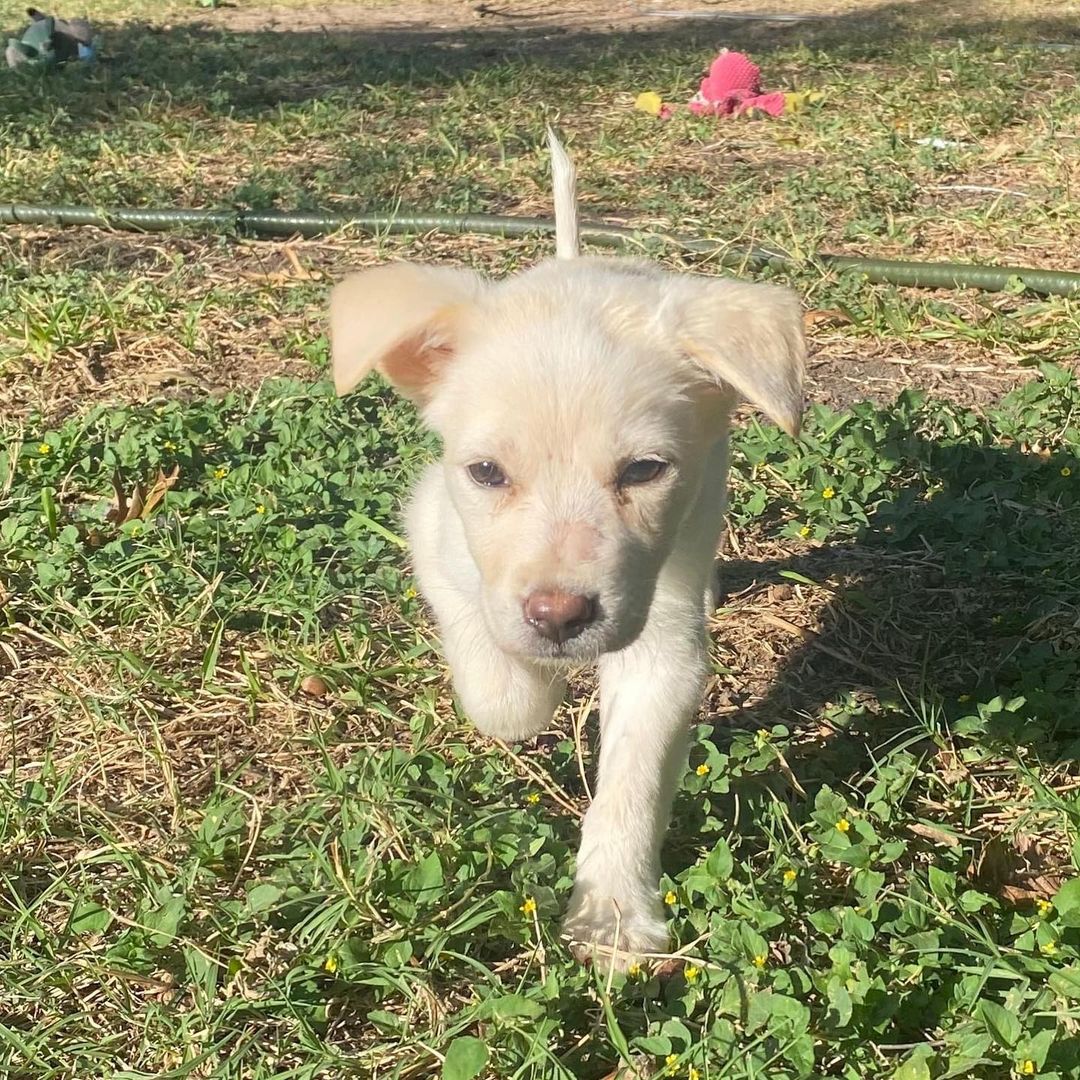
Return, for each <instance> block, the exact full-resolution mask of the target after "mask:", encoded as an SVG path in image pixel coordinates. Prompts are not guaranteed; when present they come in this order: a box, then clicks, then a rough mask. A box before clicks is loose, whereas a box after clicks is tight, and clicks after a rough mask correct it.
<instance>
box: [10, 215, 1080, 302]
mask: <svg viewBox="0 0 1080 1080" xmlns="http://www.w3.org/2000/svg"><path fill="white" fill-rule="evenodd" d="M0 224H5V225H56V226H59V225H94V226H97V227H98V228H104V229H124V230H128V231H133V232H159V231H161V230H164V229H193V230H196V231H200V232H213V233H235V234H240V235H246V236H295V235H300V236H309V237H310V236H318V235H321V234H324V233H331V232H336V231H337V230H338V229H342V228H346V227H350V228H354V229H359V230H361V231H363V232H367V233H374V234H379V233H425V232H431V233H444V234H452V235H465V234H470V235H486V236H528V235H534V234H538V233H539V234H548V233H554V231H555V224H554V222H552V221H549V220H546V219H544V218H524V217H507V216H500V215H496V214H461V215H455V214H413V213H376V214H331V213H326V212H325V211H314V210H313V211H304V210H138V209H129V208H124V207H117V208H113V209H105V210H93V209H90V208H89V207H83V206H25V205H20V204H16V203H10V204H6V205H0ZM581 236H582V239H584V240H586V241H589V242H591V243H593V244H597V245H599V246H601V247H612V248H619V249H623V250H625V249H630V248H638V249H640V248H643V247H647V246H649V245H650V244H659V245H660V246H663V247H670V248H675V249H678V250H681V251H686V252H691V253H693V254H697V255H708V256H710V257H712V258H714V259H716V260H717V261H718V262H719V263H720V264H721V265H723V266H727V267H732V268H741V269H745V270H747V271H750V272H756V271H760V270H764V269H767V268H768V269H773V270H790V269H792V268H793V267H794V266H795V265H796V262H797V260H796V259H794V258H793V257H792V256H790V255H787V254H785V253H783V252H780V251H773V250H770V249H769V248H766V247H761V246H758V247H752V248H736V247H732V246H731V245H728V244H725V243H722V242H720V241H717V240H704V239H696V238H693V237H686V236H677V235H673V234H671V233H643V232H637V231H635V230H633V229H627V228H622V227H621V226H618V225H604V224H595V223H594V224H590V223H583V224H582V227H581ZM813 261H814V262H816V263H817V264H818V265H820V266H822V267H824V268H825V269H829V270H840V271H850V272H853V273H859V274H862V275H863V276H864V277H865V278H866V280H867V281H873V282H882V283H885V284H891V285H909V286H914V287H918V288H928V289H962V288H969V289H980V290H982V291H983V292H1000V291H1001V290H1003V289H1007V288H1010V287H1012V286H1013V285H1014V284H1015V283H1017V282H1019V283H1021V284H1022V285H1023V287H1024V288H1025V289H1027V290H1028V291H1030V292H1033V293H1039V294H1041V295H1044V296H1071V295H1073V294H1076V293H1080V273H1078V272H1074V271H1069V270H1038V269H1034V268H1032V267H1025V266H977V265H973V264H970V263H919V262H905V261H900V260H896V259H866V258H858V257H855V256H850V255H829V254H826V253H823V252H819V253H818V254H816V255H815V256H813Z"/></svg>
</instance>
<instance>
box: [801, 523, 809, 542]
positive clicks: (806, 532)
mask: <svg viewBox="0 0 1080 1080" xmlns="http://www.w3.org/2000/svg"><path fill="white" fill-rule="evenodd" d="M799 535H800V536H801V537H802V538H803V539H804V540H805V539H806V538H807V537H808V536H809V535H810V526H809V525H804V526H803V527H802V528H801V529H800V530H799Z"/></svg>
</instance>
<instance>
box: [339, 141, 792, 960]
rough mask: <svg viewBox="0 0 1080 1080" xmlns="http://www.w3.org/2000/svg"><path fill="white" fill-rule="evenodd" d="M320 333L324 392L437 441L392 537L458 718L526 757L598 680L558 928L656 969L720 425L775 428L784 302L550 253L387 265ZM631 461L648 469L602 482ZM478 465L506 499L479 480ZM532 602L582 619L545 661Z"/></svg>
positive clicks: (697, 649)
mask: <svg viewBox="0 0 1080 1080" xmlns="http://www.w3.org/2000/svg"><path fill="white" fill-rule="evenodd" d="M555 145H556V146H557V143H556V144H555ZM559 150H560V152H561V147H560V148H559ZM556 167H557V168H558V165H557V166H556ZM575 250H576V240H575ZM331 336H332V342H333V364H334V377H335V381H336V383H337V386H338V387H339V389H340V390H341V391H342V392H345V391H347V390H349V389H351V388H352V387H354V386H355V385H356V384H357V383H358V382H359V381H360V380H361V379H362V378H363V377H364V376H365V375H366V374H367V373H368V372H369V371H370V370H371V369H372V368H373V367H374V368H377V369H378V370H380V371H381V372H382V373H383V374H384V375H385V376H386V377H387V378H389V379H390V380H391V381H392V382H394V383H395V385H397V386H398V387H399V388H400V389H402V390H403V391H404V392H406V393H407V394H409V395H410V396H411V397H412V398H413V399H414V400H415V401H416V402H417V404H418V406H419V408H420V409H421V411H422V413H423V416H424V418H425V420H426V421H427V423H429V424H430V425H431V426H432V427H433V428H434V429H435V430H437V431H438V432H439V433H440V434H441V435H442V437H443V441H444V446H445V449H444V454H443V457H442V460H441V461H439V462H437V463H436V464H434V465H432V466H430V468H429V469H428V470H427V471H426V473H425V474H424V476H423V478H422V479H421V481H420V483H419V485H418V487H417V489H416V491H415V493H414V495H413V498H412V501H411V504H410V506H409V510H408V514H407V531H408V535H409V539H410V543H411V546H412V551H413V558H414V565H415V570H416V576H417V579H418V581H419V583H420V586H421V590H422V592H423V593H424V596H425V597H426V598H427V601H428V603H429V604H430V605H431V608H432V610H433V611H434V613H435V617H436V619H437V622H438V625H439V629H440V633H441V637H442V643H443V648H444V650H445V653H446V657H447V660H448V661H449V664H450V669H451V673H452V676H453V680H454V687H455V690H456V693H457V695H458V698H459V701H460V703H461V706H462V708H463V709H464V711H465V713H466V714H467V715H468V716H469V717H470V718H471V719H472V720H473V722H474V723H475V724H476V726H477V727H478V728H479V729H480V730H481V731H482V732H485V733H487V734H490V735H495V736H499V737H501V738H504V739H510V740H520V739H527V738H531V737H533V736H535V735H536V734H538V733H539V732H540V731H542V730H543V729H544V728H545V727H546V726H547V725H548V724H549V723H550V722H551V719H552V714H553V713H554V711H555V709H556V708H557V707H558V705H559V703H560V701H561V699H562V697H563V693H564V690H565V673H566V670H567V668H568V667H571V666H574V665H578V664H581V663H584V662H597V663H598V665H599V671H600V699H601V706H600V716H601V752H600V765H599V780H598V787H597V791H596V797H595V799H594V801H593V803H592V806H591V807H590V809H589V812H588V814H587V815H586V818H585V823H584V827H583V832H582V841H581V849H580V852H579V855H578V866H577V877H576V884H575V888H574V893H573V897H572V899H571V903H570V910H569V913H568V915H567V921H566V931H567V933H568V934H569V935H570V936H571V937H572V938H573V939H574V940H576V941H577V942H580V943H585V946H586V947H587V948H592V947H595V946H600V947H606V948H607V949H609V950H610V948H611V946H613V945H616V944H617V947H618V949H619V950H621V951H620V952H619V953H618V954H617V956H616V962H617V963H620V964H625V963H627V962H628V961H629V959H630V957H631V956H633V955H640V954H642V953H648V952H656V951H663V950H664V949H666V947H667V944H668V935H667V928H666V925H665V920H664V912H663V908H662V906H661V904H660V899H659V895H658V878H659V874H660V863H659V860H660V848H661V843H662V839H663V835H664V832H665V830H666V828H667V821H668V816H669V813H670V806H671V800H672V797H673V795H674V792H675V790H676V789H677V787H678V782H679V777H680V774H681V772H682V769H683V768H684V766H685V755H686V737H687V732H688V728H689V723H690V721H691V719H692V718H693V716H694V715H695V713H696V711H697V709H698V707H699V704H700V698H701V694H702V690H703V687H704V683H705V678H706V674H707V671H708V668H709V662H708V649H707V636H706V630H705V619H706V606H707V599H706V598H707V596H708V595H709V593H710V586H711V571H712V566H713V560H714V556H715V552H716V548H717V545H718V542H719V538H720V534H721V530H722V524H723V515H724V501H725V486H726V474H727V441H728V424H729V417H730V413H731V410H732V408H733V406H734V405H735V404H736V403H737V401H738V400H739V398H740V397H743V398H746V399H748V400H750V401H752V402H754V403H755V404H757V405H759V406H760V407H761V408H763V409H764V410H765V411H766V412H767V413H768V414H769V415H771V416H772V417H773V418H774V419H775V420H777V422H779V423H780V424H781V425H782V426H784V427H785V428H786V429H787V430H789V431H794V430H796V429H797V426H798V421H799V415H800V412H801V388H802V378H803V366H804V346H803V338H802V319H801V313H800V309H799V305H798V302H797V300H796V298H795V297H794V296H793V295H792V294H791V293H789V292H787V291H786V290H782V289H778V288H775V287H772V286H767V285H756V284H748V283H745V282H737V281H731V280H726V279H716V278H699V277H692V276H689V275H673V274H667V273H663V272H660V271H658V270H656V269H654V268H652V267H650V266H647V265H642V264H638V263H632V262H628V261H624V260H617V259H575V258H569V257H567V258H562V259H558V260H556V261H552V262H545V263H542V264H540V265H539V266H537V267H535V268H533V269H532V270H529V271H527V272H525V273H523V274H520V275H519V276H517V277H514V278H511V279H509V280H507V281H504V282H500V283H492V282H487V281H484V280H483V279H481V278H479V277H478V276H477V275H475V274H472V273H471V272H468V271H464V270H452V269H447V268H441V267H440V268H436V267H425V266H414V265H393V266H385V267H380V268H378V269H375V270H371V271H367V272H365V273H361V274H357V275H355V276H353V277H351V278H348V279H347V280H346V281H345V282H343V283H342V284H341V285H339V286H338V287H337V288H336V289H335V291H334V295H333V298H332V302H331ZM641 458H649V459H658V460H663V461H665V462H668V463H669V466H668V469H667V471H666V472H665V473H664V474H663V475H662V476H660V477H659V478H658V479H655V480H653V481H652V482H650V483H645V484H641V485H638V486H633V487H619V486H618V485H617V483H616V478H617V477H618V476H619V475H620V471H621V469H622V468H623V466H624V465H625V464H626V463H627V462H629V461H632V460H638V459H641ZM478 461H493V462H497V463H498V464H499V466H501V468H502V470H503V471H504V472H505V474H506V475H507V477H508V478H509V483H508V485H507V486H506V487H505V488H496V489H491V488H487V487H482V486H480V485H478V484H477V483H476V482H475V481H474V480H473V479H471V478H470V474H469V472H468V466H470V465H473V464H475V463H476V462H478ZM553 588H555V589H560V590H564V591H566V592H571V593H579V594H586V595H590V596H594V597H596V599H597V602H598V604H599V611H600V615H599V617H598V618H597V619H596V621H595V622H594V623H593V624H592V625H590V626H588V627H587V628H586V629H585V630H584V631H583V632H581V633H580V634H579V635H578V636H576V637H573V638H571V639H570V640H568V641H566V642H564V643H563V644H561V645H560V644H556V643H553V642H552V641H550V640H548V639H547V638H545V637H543V636H542V635H541V634H540V633H539V632H538V631H537V629H536V627H535V625H534V624H532V623H530V622H529V621H527V620H526V618H525V617H524V616H523V607H522V605H523V602H524V599H525V598H526V597H527V596H528V595H529V594H530V593H532V592H533V591H535V590H543V589H553ZM616 925H618V926H619V931H620V933H619V941H618V942H617V943H616V942H615V927H616Z"/></svg>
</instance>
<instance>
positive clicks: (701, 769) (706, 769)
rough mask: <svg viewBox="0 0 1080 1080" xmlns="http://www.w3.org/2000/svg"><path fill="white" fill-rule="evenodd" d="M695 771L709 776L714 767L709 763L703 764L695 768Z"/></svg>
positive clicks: (699, 774) (700, 774)
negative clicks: (710, 766) (711, 767)
mask: <svg viewBox="0 0 1080 1080" xmlns="http://www.w3.org/2000/svg"><path fill="white" fill-rule="evenodd" d="M694 772H696V773H697V774H698V776H708V775H709V773H711V772H712V769H710V768H709V766H708V765H705V764H701V765H699V766H698V767H697V768H696V769H695V770H694Z"/></svg>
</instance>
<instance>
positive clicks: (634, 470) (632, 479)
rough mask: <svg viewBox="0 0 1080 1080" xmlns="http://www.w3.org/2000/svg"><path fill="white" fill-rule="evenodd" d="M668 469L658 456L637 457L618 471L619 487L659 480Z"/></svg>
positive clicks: (666, 464) (634, 485)
mask: <svg viewBox="0 0 1080 1080" xmlns="http://www.w3.org/2000/svg"><path fill="white" fill-rule="evenodd" d="M667 471H668V463H667V462H666V461H661V460H660V459H659V458H639V459H638V460H637V461H631V462H630V464H629V465H626V466H624V467H623V471H622V472H621V473H619V481H618V482H619V487H621V488H624V487H636V486H637V485H638V484H651V483H652V482H653V481H654V480H659V479H660V477H661V476H663V475H664V473H666V472H667Z"/></svg>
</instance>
